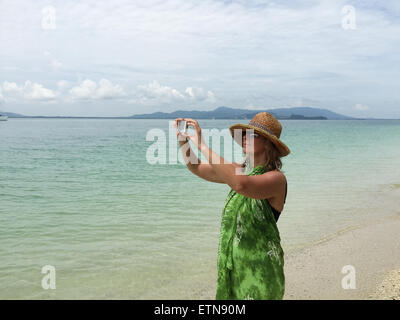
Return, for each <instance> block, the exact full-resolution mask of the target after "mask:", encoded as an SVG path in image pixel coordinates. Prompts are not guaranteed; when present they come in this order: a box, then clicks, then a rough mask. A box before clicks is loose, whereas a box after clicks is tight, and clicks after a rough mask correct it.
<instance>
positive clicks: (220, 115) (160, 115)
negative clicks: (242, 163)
mask: <svg viewBox="0 0 400 320" xmlns="http://www.w3.org/2000/svg"><path fill="white" fill-rule="evenodd" d="M262 111H266V112H269V113H271V114H273V115H274V116H275V117H276V118H277V119H283V120H284V119H301V120H302V119H304V120H307V119H315V120H326V119H327V120H350V119H358V118H352V117H348V116H345V115H342V114H339V113H336V112H333V111H330V110H327V109H320V108H312V107H293V108H277V109H257V110H254V109H253V110H252V109H236V108H230V107H226V106H221V107H218V108H216V109H214V110H211V111H197V110H177V111H173V112H170V113H166V112H154V113H148V114H137V115H132V116H127V117H74V116H26V115H22V114H18V113H13V112H5V111H0V113H1V114H3V115H6V116H8V117H9V118H108V119H109V118H118V119H176V118H193V119H251V118H253V117H254V115H255V114H257V113H258V112H262Z"/></svg>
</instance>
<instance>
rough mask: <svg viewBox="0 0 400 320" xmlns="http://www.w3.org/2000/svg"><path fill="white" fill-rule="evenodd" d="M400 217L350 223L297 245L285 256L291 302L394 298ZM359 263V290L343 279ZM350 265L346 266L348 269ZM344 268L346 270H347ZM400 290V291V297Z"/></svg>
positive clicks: (356, 272) (398, 278)
mask: <svg viewBox="0 0 400 320" xmlns="http://www.w3.org/2000/svg"><path fill="white" fill-rule="evenodd" d="M399 234H400V216H398V215H396V216H390V217H384V218H380V219H377V220H376V221H373V222H369V223H365V224H361V225H359V226H354V227H349V228H346V229H344V230H340V231H338V232H336V233H335V234H333V235H329V236H327V237H325V238H323V239H320V240H317V241H315V242H313V243H311V244H309V245H306V246H304V247H302V248H298V249H294V250H293V251H290V252H289V253H287V254H286V257H285V276H286V290H285V296H284V299H285V300H287V299H289V300H298V299H306V300H309V299H311V300H321V299H322V300H325V299H332V300H366V299H391V298H392V297H396V294H395V293H393V291H389V292H386V291H383V290H379V288H382V286H384V287H386V288H387V286H388V283H390V284H391V285H392V287H393V288H395V289H396V288H400V273H397V272H396V271H397V270H400V254H399V252H400V240H399V237H398V235H399ZM345 266H352V267H354V269H353V270H354V279H355V288H347V289H344V288H343V287H342V281H344V280H343V278H345V277H347V276H349V274H350V272H349V271H348V269H347V270H343V268H344V267H345ZM345 269H346V267H345ZM342 270H343V273H342ZM392 282H394V283H392ZM399 296H400V292H397V297H399Z"/></svg>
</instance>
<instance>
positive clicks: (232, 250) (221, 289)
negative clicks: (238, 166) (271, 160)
mask: <svg viewBox="0 0 400 320" xmlns="http://www.w3.org/2000/svg"><path fill="white" fill-rule="evenodd" d="M264 172H266V169H265V167H264V166H263V165H259V166H257V167H255V168H254V169H253V170H252V171H251V172H250V173H248V174H247V175H258V174H263V173H264ZM283 256H284V253H283V250H282V247H281V245H280V235H279V231H278V228H277V225H276V222H275V218H274V214H273V212H272V210H271V206H270V204H269V202H268V200H266V199H263V200H260V199H253V198H248V197H245V196H243V195H241V194H239V193H236V192H235V191H234V190H232V189H231V191H230V192H229V194H228V196H227V198H226V200H225V204H224V210H223V212H222V220H221V230H220V238H219V245H218V263H217V264H218V282H217V292H216V300H237V299H240V300H243V299H254V300H264V299H282V298H283V295H284V292H285V275H284V270H283V266H284V258H283Z"/></svg>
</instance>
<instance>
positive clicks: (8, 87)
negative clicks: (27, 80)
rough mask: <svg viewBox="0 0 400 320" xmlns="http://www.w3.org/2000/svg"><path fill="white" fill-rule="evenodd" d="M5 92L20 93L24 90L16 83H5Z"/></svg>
mask: <svg viewBox="0 0 400 320" xmlns="http://www.w3.org/2000/svg"><path fill="white" fill-rule="evenodd" d="M3 90H4V92H20V91H22V90H23V88H22V87H19V86H18V85H17V84H16V83H15V82H8V81H4V82H3Z"/></svg>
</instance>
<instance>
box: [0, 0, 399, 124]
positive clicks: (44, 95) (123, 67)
mask: <svg viewBox="0 0 400 320" xmlns="http://www.w3.org/2000/svg"><path fill="white" fill-rule="evenodd" d="M219 106H228V107H232V108H248V109H252V110H253V109H254V110H257V109H263V110H265V109H273V108H282V107H300V106H305V107H316V108H324V109H329V110H331V111H334V112H338V113H341V114H344V115H348V116H353V117H373V118H400V1H398V0H385V1H381V0H379V1H377V0H355V1H342V0H328V1H324V0H304V1H298V0H275V1H269V0H232V1H227V0H225V1H223V0H198V1H193V0H163V1H159V0H143V1H135V0H130V1H128V0H126V1H125V0H113V1H94V0H93V1H92V0H83V1H73V0H69V1H52V0H47V1H40V0H39V1H21V0H0V110H1V111H7V112H15V113H21V114H25V115H54V116H130V115H133V114H140V113H152V112H156V111H162V112H171V111H175V110H213V109H215V108H217V107H219Z"/></svg>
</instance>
